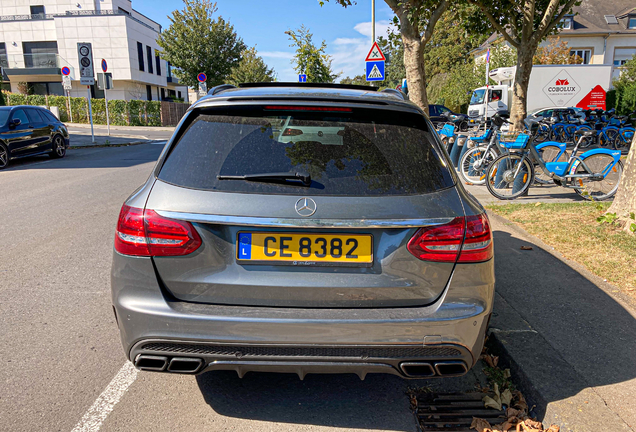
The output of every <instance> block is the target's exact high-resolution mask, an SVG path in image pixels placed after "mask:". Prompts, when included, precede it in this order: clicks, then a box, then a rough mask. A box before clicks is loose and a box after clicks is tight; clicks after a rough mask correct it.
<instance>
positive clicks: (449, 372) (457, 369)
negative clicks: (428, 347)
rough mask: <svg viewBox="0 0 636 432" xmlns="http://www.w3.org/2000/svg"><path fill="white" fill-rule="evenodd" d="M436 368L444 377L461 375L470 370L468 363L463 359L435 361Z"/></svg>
mask: <svg viewBox="0 0 636 432" xmlns="http://www.w3.org/2000/svg"><path fill="white" fill-rule="evenodd" d="M435 370H436V371H437V374H438V375H439V376H442V377H453V376H461V375H464V374H465V373H466V372H468V368H467V367H466V364H465V363H464V362H461V361H456V362H440V363H435Z"/></svg>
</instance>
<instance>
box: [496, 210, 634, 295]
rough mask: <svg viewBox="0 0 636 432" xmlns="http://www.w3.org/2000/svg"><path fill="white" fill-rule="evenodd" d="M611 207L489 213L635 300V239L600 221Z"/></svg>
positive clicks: (497, 211)
mask: <svg viewBox="0 0 636 432" xmlns="http://www.w3.org/2000/svg"><path fill="white" fill-rule="evenodd" d="M608 207H609V203H602V204H599V203H563V204H541V205H536V204H507V205H497V206H489V207H488V210H490V211H492V212H493V213H496V214H498V215H500V216H503V217H505V218H506V219H509V220H511V221H513V222H515V223H516V224H517V225H520V226H521V227H523V229H525V230H526V231H528V232H529V233H530V234H532V235H534V236H536V237H539V238H540V239H541V240H543V241H544V242H545V243H547V244H549V245H550V246H552V247H554V248H555V249H556V250H558V251H559V252H561V253H562V254H563V255H564V256H565V257H566V258H567V259H571V260H573V261H577V262H578V263H580V264H582V265H583V266H585V267H586V268H587V269H588V270H589V271H591V272H592V273H594V274H595V275H597V276H599V277H602V278H603V279H606V280H607V281H608V282H610V283H611V284H612V285H615V286H617V287H618V288H620V290H621V291H623V292H624V293H625V294H629V295H631V296H632V297H634V298H636V236H635V235H631V234H628V233H626V232H624V231H622V230H621V229H619V228H618V227H617V226H613V225H610V224H601V223H599V222H597V220H596V219H597V218H598V217H599V216H601V215H602V214H603V213H604V212H605V211H606V210H607V208H608Z"/></svg>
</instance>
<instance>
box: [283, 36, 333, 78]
mask: <svg viewBox="0 0 636 432" xmlns="http://www.w3.org/2000/svg"><path fill="white" fill-rule="evenodd" d="M285 34H286V35H287V36H289V40H290V41H291V42H292V43H291V45H290V47H293V48H296V54H295V55H294V58H293V59H292V64H293V65H294V70H295V71H296V72H298V73H299V74H307V82H315V83H332V82H334V81H335V80H336V78H338V77H339V76H340V74H334V73H333V70H331V56H329V55H328V54H326V53H325V50H326V49H327V43H326V42H325V41H324V40H323V41H322V43H321V44H320V47H317V46H316V45H315V44H314V42H313V37H314V35H313V34H312V33H311V32H310V31H309V29H308V28H307V27H305V26H304V25H301V26H300V28H299V29H297V30H287V31H286V32H285Z"/></svg>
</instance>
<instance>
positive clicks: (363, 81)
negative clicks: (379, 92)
mask: <svg viewBox="0 0 636 432" xmlns="http://www.w3.org/2000/svg"><path fill="white" fill-rule="evenodd" d="M340 84H354V85H363V86H366V85H369V83H368V82H367V78H366V77H365V76H364V75H356V76H354V77H353V78H349V77H346V78H343V79H341V80H340Z"/></svg>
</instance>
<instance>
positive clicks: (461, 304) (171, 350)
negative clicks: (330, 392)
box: [112, 253, 494, 378]
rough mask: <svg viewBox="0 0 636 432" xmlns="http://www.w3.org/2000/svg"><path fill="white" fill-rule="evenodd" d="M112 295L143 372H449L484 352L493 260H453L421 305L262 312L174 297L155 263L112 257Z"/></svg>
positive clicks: (129, 350)
mask: <svg viewBox="0 0 636 432" xmlns="http://www.w3.org/2000/svg"><path fill="white" fill-rule="evenodd" d="M112 294H113V305H114V309H115V311H116V315H117V321H118V325H119V329H120V332H121V339H122V344H123V346H124V351H125V353H126V355H127V357H128V358H129V359H130V360H131V361H133V362H134V363H135V364H136V365H137V366H138V367H139V368H141V369H147V370H158V371H164V372H180V373H201V372H204V371H208V370H218V369H231V370H236V371H237V372H238V373H239V375H243V374H244V373H245V372H248V371H271V372H294V373H298V375H299V376H301V377H303V376H304V375H305V374H306V373H330V372H331V373H341V372H352V373H357V374H358V375H360V377H361V378H363V377H364V375H365V374H366V373H376V372H378V373H391V374H395V375H400V376H403V377H413V378H421V377H427V376H431V377H433V376H451V375H461V374H462V373H465V372H466V371H467V370H469V369H470V368H471V367H472V366H473V365H474V364H475V362H476V361H477V359H478V357H479V354H480V353H481V350H482V347H483V342H484V334H485V331H486V327H487V325H488V318H489V316H490V313H491V311H492V304H493V296H494V263H493V260H490V261H488V262H485V263H480V264H469V265H466V264H462V265H457V266H456V268H455V270H454V272H453V276H452V278H451V282H450V283H449V285H448V286H447V288H446V290H445V291H444V294H443V295H442V296H441V297H440V299H438V301H437V302H435V303H434V304H432V305H429V306H426V307H407V308H387V309H300V308H271V307H269V308H261V307H242V306H225V305H223V306H221V305H208V304H196V303H186V302H181V301H172V300H171V299H170V298H169V296H168V294H166V293H165V292H163V291H162V289H161V287H160V286H159V283H158V282H157V277H156V275H155V272H154V268H153V265H152V261H151V259H149V258H131V257H125V256H122V255H119V254H118V253H115V254H114V262H113V271H112ZM146 359H150V360H148V361H146ZM175 359H176V360H175ZM182 360H183V361H182ZM147 366H149V367H147ZM194 366H196V368H195V367H194Z"/></svg>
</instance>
